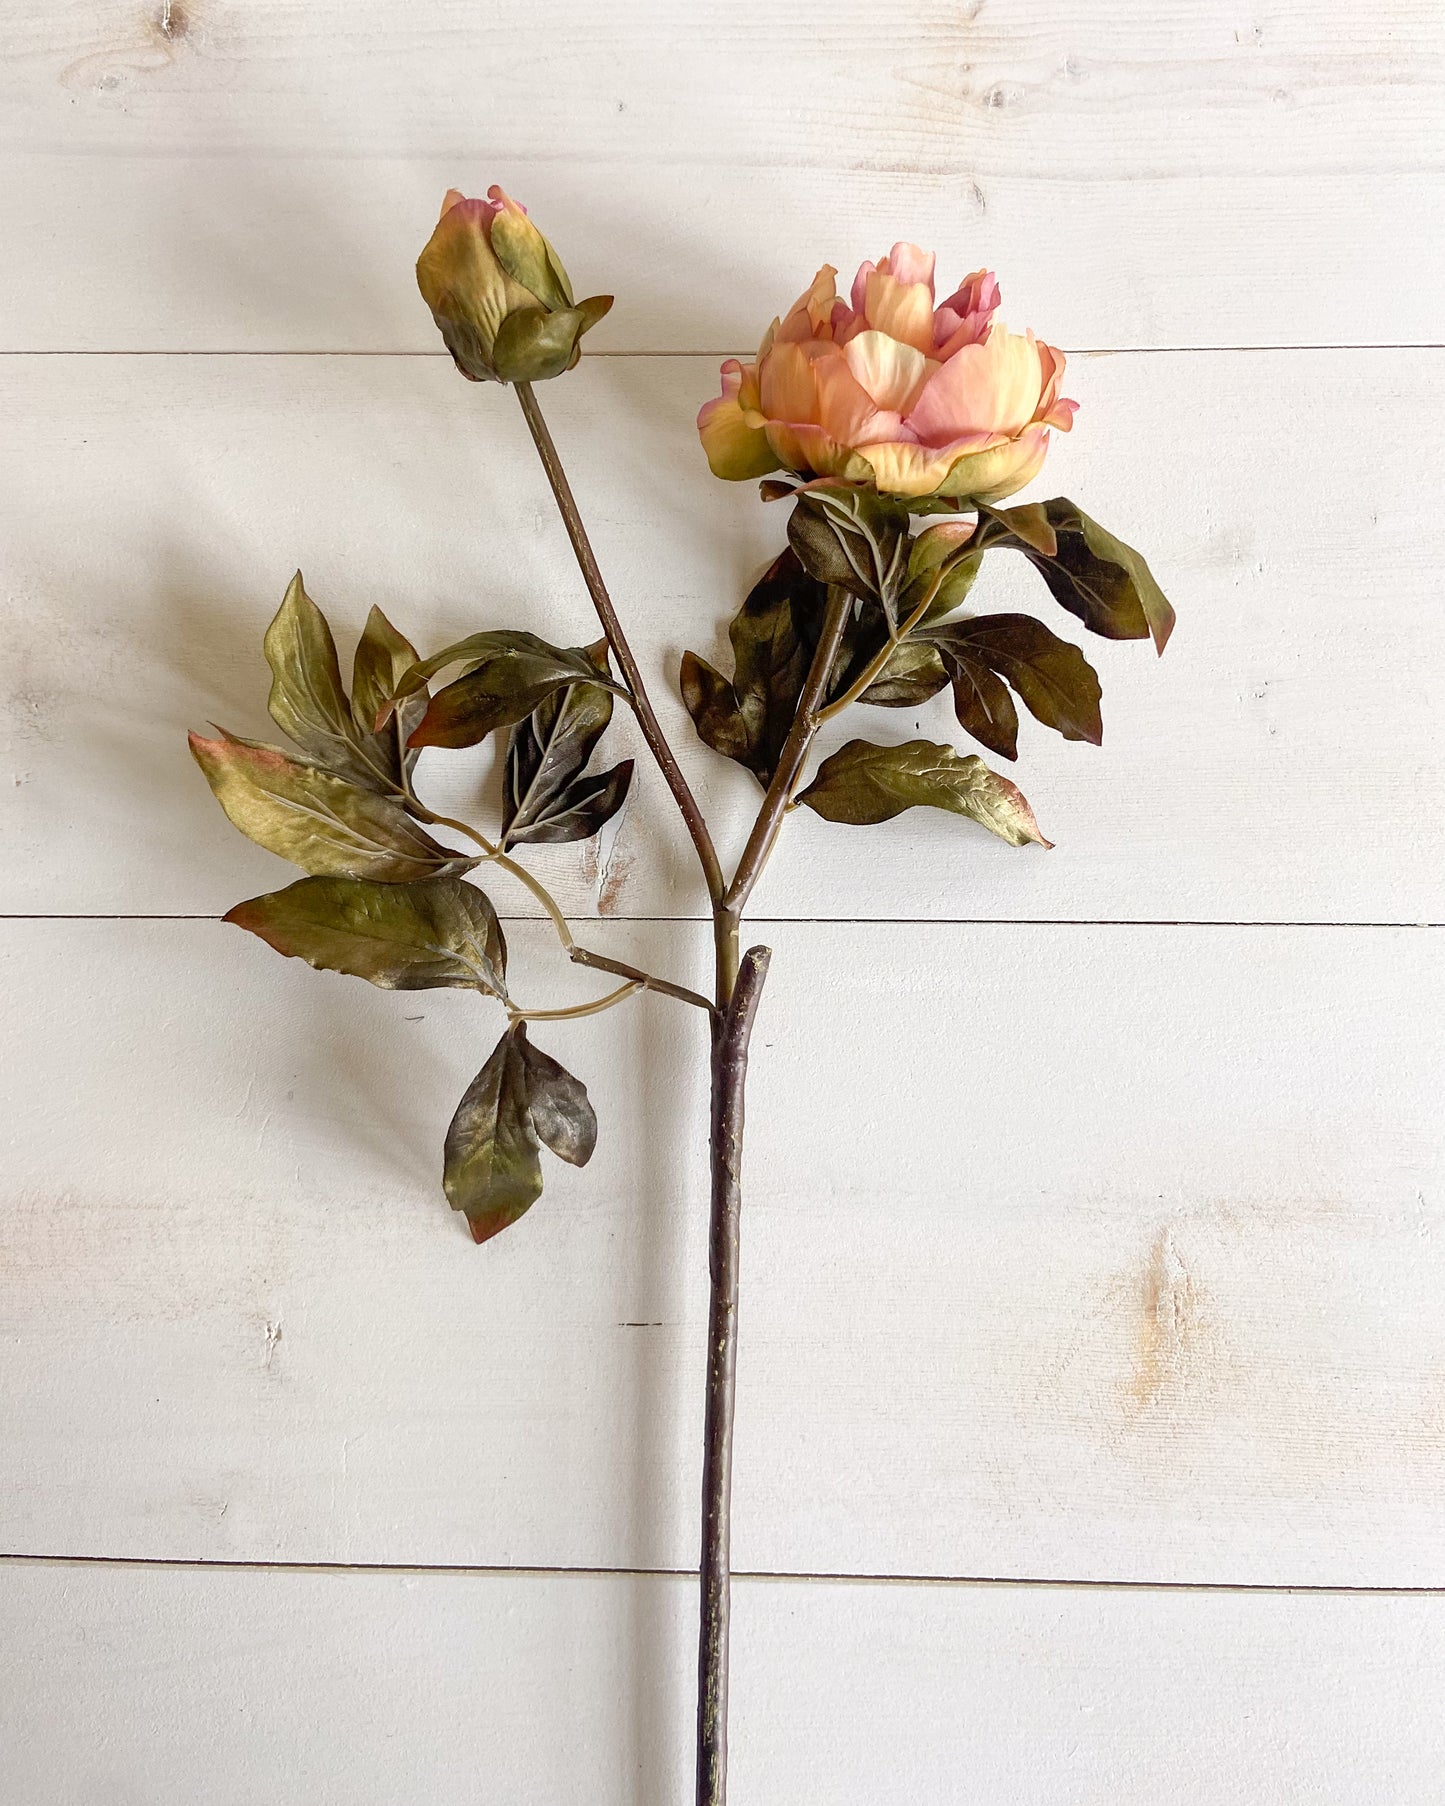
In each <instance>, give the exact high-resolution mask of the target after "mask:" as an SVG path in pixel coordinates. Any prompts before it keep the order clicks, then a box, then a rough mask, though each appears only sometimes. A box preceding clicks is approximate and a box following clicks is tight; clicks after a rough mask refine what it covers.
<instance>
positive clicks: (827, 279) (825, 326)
mask: <svg viewBox="0 0 1445 1806" xmlns="http://www.w3.org/2000/svg"><path fill="white" fill-rule="evenodd" d="M837 274H838V272H837V271H836V270H835V269H834V268H833V266H832V264H831V263H825V264H824V265H823V267H822V269H820V270H819V271H818V274H817V275H816V276H815V277H814V278H813V281H812V285H811V287H810V288H808V289H807V290H806V291H805V293H803V294H801V295H799V297H798V299H797V300H796V301H795V302H794V303H793V305H792V306H791V307H790V308H789V309H788V311H787V313H786V314H785V315H784V317H783V322H782V324H781V326H779V327H778V329H777V334H776V342H777V343H778V344H780V345H782V344H792V345H796V344H801V343H802V342H803V341H804V340H805V339H816V338H822V337H831V336H832V323H833V308H834V306H835V305H836V303H837V300H838V289H837V284H836V281H835V278H836V277H837Z"/></svg>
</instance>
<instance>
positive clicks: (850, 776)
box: [798, 740, 1049, 847]
mask: <svg viewBox="0 0 1445 1806" xmlns="http://www.w3.org/2000/svg"><path fill="white" fill-rule="evenodd" d="M798 801H799V802H801V803H806V804H807V805H808V807H809V808H810V809H812V810H814V811H816V813H817V814H819V815H821V816H822V817H823V818H824V819H825V820H827V821H838V822H849V823H855V824H858V825H865V824H868V823H872V822H881V821H889V820H891V819H892V818H893V817H894V816H895V815H901V814H902V812H903V811H904V810H905V809H913V808H917V807H920V806H922V807H928V808H933V809H947V810H949V811H950V812H951V813H952V814H954V815H966V816H968V817H969V819H970V820H972V821H976V822H979V823H980V824H981V825H982V826H983V827H985V828H987V829H989V831H990V832H991V833H994V834H997V835H998V836H999V837H1000V839H1002V840H1006V841H1007V842H1008V843H1009V845H1010V846H1015V847H1019V846H1023V845H1024V844H1025V843H1026V842H1028V841H1033V842H1035V843H1036V844H1038V845H1039V846H1048V845H1049V842H1048V841H1046V840H1045V839H1044V837H1043V835H1042V834H1040V833H1039V829H1038V823H1037V822H1036V821H1035V820H1034V812H1033V810H1032V809H1030V807H1029V805H1028V803H1027V802H1026V801H1025V800H1024V798H1023V795H1022V794H1021V792H1020V791H1019V789H1018V788H1017V786H1016V785H1014V784H1011V783H1010V782H1009V781H1008V779H1007V778H1002V777H1000V776H999V775H998V773H997V772H993V771H990V770H989V768H988V767H987V765H985V764H984V762H983V760H982V759H980V758H978V757H976V756H975V755H973V754H970V755H969V756H968V757H966V758H961V757H960V756H959V755H958V754H957V753H956V752H955V751H954V750H953V748H952V747H951V746H936V745H934V744H932V743H931V742H930V741H927V740H910V741H908V742H907V743H906V744H905V745H903V746H873V745H871V744H870V743H869V742H868V741H867V740H850V741H849V742H848V744H847V745H846V746H844V747H842V748H840V750H839V751H837V752H835V753H834V754H833V756H832V757H831V758H829V759H825V760H824V761H823V763H822V764H821V765H820V766H819V767H818V775H817V776H816V777H815V778H814V779H813V782H812V783H811V784H810V785H809V786H808V788H807V789H806V790H805V791H804V792H803V794H802V795H801V796H800V797H799V798H798Z"/></svg>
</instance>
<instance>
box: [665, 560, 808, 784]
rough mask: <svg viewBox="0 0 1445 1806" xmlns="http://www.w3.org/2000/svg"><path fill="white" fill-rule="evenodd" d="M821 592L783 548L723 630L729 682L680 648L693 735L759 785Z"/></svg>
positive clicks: (797, 691)
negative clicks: (728, 656) (729, 660)
mask: <svg viewBox="0 0 1445 1806" xmlns="http://www.w3.org/2000/svg"><path fill="white" fill-rule="evenodd" d="M825 593H826V592H825V591H824V588H823V585H822V584H821V583H819V582H818V581H817V580H816V579H815V578H812V577H810V576H809V575H808V574H807V572H806V571H804V570H803V568H802V566H801V564H800V563H799V561H798V558H797V555H796V553H794V552H793V551H791V550H789V551H785V552H783V553H781V554H780V555H779V556H778V557H777V558H775V559H774V560H773V562H772V564H770V565H769V566H768V568H767V570H766V571H765V572H764V573H763V575H762V576H761V577H760V578H759V579H758V581H757V582H756V583H755V584H754V585H753V587H752V590H751V591H750V592H749V594H748V597H747V600H746V601H745V602H744V603H743V605H742V607H741V608H740V609H739V610H738V612H737V614H736V615H735V616H734V617H733V621H732V625H731V626H730V627H729V629H728V638H729V640H730V641H731V642H732V649H733V677H732V681H731V683H729V681H728V680H727V679H726V678H725V677H724V676H723V675H722V674H721V673H720V672H719V671H716V670H715V669H714V668H713V667H712V666H711V665H710V664H708V663H707V661H706V660H705V659H701V658H699V657H698V656H697V655H696V654H695V653H691V652H689V653H685V654H684V655H683V661H682V697H683V701H684V702H685V703H686V705H687V710H688V713H689V714H690V715H691V716H692V719H693V724H694V726H695V727H696V728H697V731H698V735H699V737H700V738H701V739H702V740H703V741H704V742H705V743H706V744H707V745H708V746H711V747H712V748H713V750H714V751H715V752H720V753H722V754H723V756H724V757H725V758H729V759H735V760H736V761H737V762H738V763H739V764H740V765H745V766H747V768H748V770H749V771H751V772H752V773H753V775H754V776H755V777H756V778H757V779H758V781H759V783H761V784H764V785H766V784H767V782H768V780H769V778H770V777H771V776H772V774H773V768H774V766H775V765H776V764H777V762H778V755H779V753H780V752H781V751H782V749H783V742H784V740H786V739H787V737H788V729H789V728H790V727H791V726H792V722H793V716H794V714H795V713H796V712H797V707H798V699H799V697H800V696H801V695H802V693H803V684H804V681H805V680H806V678H807V675H808V667H809V665H810V664H811V662H812V648H813V644H814V643H815V642H816V639H817V633H818V625H819V623H820V621H821V615H822V609H823V605H824V597H825ZM805 624H806V631H805Z"/></svg>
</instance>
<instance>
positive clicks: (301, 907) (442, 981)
mask: <svg viewBox="0 0 1445 1806" xmlns="http://www.w3.org/2000/svg"><path fill="white" fill-rule="evenodd" d="M226 920H227V921H228V922H234V923H235V924H236V926H237V927H238V928H245V929H248V930H249V931H250V932H251V933H252V934H256V935H259V936H260V937H261V939H262V940H263V941H266V942H268V943H269V944H270V945H271V946H273V947H274V948H275V949H276V951H277V952H278V953H284V954H287V955H289V956H291V957H293V958H296V959H304V960H305V961H306V963H307V964H308V965H311V966H315V967H316V968H317V970H318V971H324V972H344V973H346V974H347V975H348V976H350V977H352V978H365V979H367V980H368V981H369V982H370V983H371V984H374V985H380V986H381V987H382V989H383V990H388V991H429V990H435V989H437V988H445V989H449V990H473V991H489V992H490V993H491V994H492V995H493V996H494V997H500V998H501V999H502V1001H503V1002H505V1001H506V996H507V987H506V982H505V981H506V971H507V943H506V940H505V938H504V936H503V934H502V925H501V923H500V922H499V921H498V920H497V912H496V910H495V909H493V907H492V905H491V901H490V899H489V898H488V897H486V896H485V895H484V894H483V892H481V891H479V890H478V889H477V888H476V887H475V885H471V884H464V883H463V882H462V881H461V879H459V878H423V879H420V880H418V881H417V882H415V883H411V884H376V883H373V882H372V881H371V880H370V879H368V878H302V879H301V880H300V881H299V882H298V883H296V884H291V885H288V886H287V887H286V889H285V890H278V891H273V892H272V893H271V894H270V895H269V896H265V897H252V898H251V899H250V901H249V902H246V903H238V904H237V905H236V907H235V908H234V909H233V910H231V911H230V912H229V913H228V914H227V916H226Z"/></svg>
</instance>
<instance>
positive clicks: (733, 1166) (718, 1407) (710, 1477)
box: [697, 947, 772, 1806]
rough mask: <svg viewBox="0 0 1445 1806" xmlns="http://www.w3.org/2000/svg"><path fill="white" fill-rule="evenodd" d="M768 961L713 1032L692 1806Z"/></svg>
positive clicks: (764, 957) (704, 1792) (721, 1683)
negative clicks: (750, 1113)
mask: <svg viewBox="0 0 1445 1806" xmlns="http://www.w3.org/2000/svg"><path fill="white" fill-rule="evenodd" d="M771 957H772V955H771V953H770V951H769V949H768V948H766V947H752V948H750V949H749V950H748V952H747V953H745V954H744V955H743V957H742V960H741V962H740V963H739V966H738V974H737V982H736V983H735V984H734V986H733V990H732V996H731V998H730V1000H729V1001H728V1003H727V1007H726V1008H725V1009H724V1010H723V1011H722V1013H721V1015H720V1016H719V1017H718V1018H717V1020H716V1021H715V1023H714V1026H713V1044H712V1216H711V1223H710V1227H709V1231H708V1271H709V1275H710V1278H711V1282H712V1283H711V1302H710V1305H709V1309H708V1326H707V1413H706V1421H705V1425H704V1429H703V1470H702V1560H701V1563H700V1578H701V1602H700V1603H701V1613H700V1623H699V1630H698V1646H697V1806H724V1802H725V1801H726V1799H727V1756H728V1613H729V1604H730V1597H729V1595H730V1580H731V1571H732V1570H731V1536H730V1510H731V1502H732V1467H733V1406H734V1402H735V1399H736V1395H737V1359H738V1255H739V1225H740V1218H741V1212H742V1153H743V1089H744V1081H745V1080H746V1077H747V1070H748V1042H749V1040H750V1038H751V1036H752V1031H753V1022H754V1019H755V1017H756V1015H757V1008H758V999H759V997H760V995H761V993H762V988H763V980H764V979H765V978H766V976H767V971H768V961H769V959H770V958H771Z"/></svg>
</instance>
